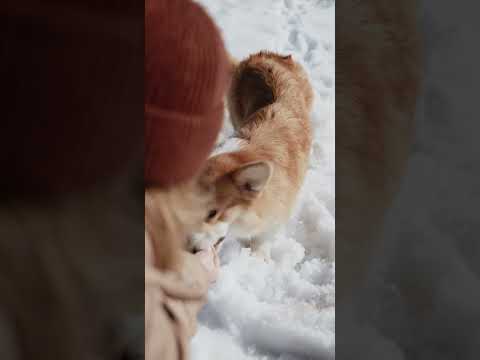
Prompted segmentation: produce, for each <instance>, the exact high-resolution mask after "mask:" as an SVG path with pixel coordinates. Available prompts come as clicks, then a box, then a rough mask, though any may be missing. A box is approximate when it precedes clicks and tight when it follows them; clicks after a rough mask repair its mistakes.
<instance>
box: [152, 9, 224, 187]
mask: <svg viewBox="0 0 480 360" xmlns="http://www.w3.org/2000/svg"><path fill="white" fill-rule="evenodd" d="M229 76H230V74H229V62H228V56H227V53H226V50H225V47H224V44H223V40H222V37H221V35H220V32H219V30H218V28H217V27H216V25H215V24H214V22H213V21H212V19H211V18H210V17H209V16H208V14H207V13H206V11H205V10H204V9H203V8H202V7H201V6H200V5H198V4H196V3H193V2H192V1H188V0H175V1H169V0H146V2H145V181H146V184H147V186H158V187H168V186H170V185H173V184H176V183H178V182H182V181H185V180H188V179H189V178H191V177H192V176H194V175H195V174H196V173H197V172H198V171H199V170H200V169H201V167H202V165H203V163H204V161H205V160H206V158H207V156H208V154H209V153H210V151H211V149H212V147H213V145H214V143H215V140H216V138H217V135H218V133H219V131H220V128H221V126H222V119H223V109H224V106H223V97H224V94H225V92H226V89H227V86H228V83H229Z"/></svg>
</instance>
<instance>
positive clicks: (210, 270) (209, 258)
mask: <svg viewBox="0 0 480 360" xmlns="http://www.w3.org/2000/svg"><path fill="white" fill-rule="evenodd" d="M195 256H198V259H199V260H200V262H201V263H202V265H203V267H204V268H205V270H206V271H207V274H208V279H209V281H210V282H211V283H213V282H215V281H216V280H217V277H218V270H219V268H220V259H219V258H218V253H217V249H216V248H215V247H214V246H211V247H210V248H209V249H206V250H201V251H199V252H197V253H196V254H195Z"/></svg>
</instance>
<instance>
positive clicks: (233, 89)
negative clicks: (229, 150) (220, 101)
mask: <svg viewBox="0 0 480 360" xmlns="http://www.w3.org/2000/svg"><path fill="white" fill-rule="evenodd" d="M273 56H277V57H281V56H279V55H276V54H273V53H270V52H266V51H262V52H260V53H257V54H254V55H251V56H249V57H248V58H246V59H245V60H242V61H240V62H239V61H237V60H236V59H233V58H232V59H231V61H232V68H233V69H234V71H233V76H232V83H231V86H230V91H229V94H228V97H227V104H228V109H229V112H230V117H231V119H232V124H233V126H234V128H235V129H236V130H238V129H239V128H241V127H242V126H243V125H244V122H245V121H246V120H247V119H248V118H249V117H250V116H251V115H252V114H253V113H255V112H257V111H258V110H260V109H262V108H264V107H265V106H267V105H270V104H273V103H274V102H275V100H276V94H275V90H276V87H275V71H273V69H272V68H273V67H275V66H276V64H275V62H271V61H268V58H270V57H273ZM281 58H282V59H283V57H281ZM290 60H291V58H288V59H287V57H285V61H290Z"/></svg>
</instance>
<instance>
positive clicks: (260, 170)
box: [232, 161, 273, 198]
mask: <svg viewBox="0 0 480 360" xmlns="http://www.w3.org/2000/svg"><path fill="white" fill-rule="evenodd" d="M272 173H273V166H272V164H270V163H269V162H268V161H256V162H252V163H248V164H245V165H242V166H241V167H240V168H238V169H237V170H235V171H234V172H233V173H232V179H233V182H234V183H235V185H236V186H237V188H238V189H239V190H240V192H241V194H242V195H245V196H247V197H249V198H253V197H256V196H258V195H259V194H260V193H261V192H262V190H263V189H264V188H265V186H266V185H267V184H268V182H269V180H270V178H271V177H272Z"/></svg>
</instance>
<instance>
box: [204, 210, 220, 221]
mask: <svg viewBox="0 0 480 360" xmlns="http://www.w3.org/2000/svg"><path fill="white" fill-rule="evenodd" d="M217 213H218V211H217V210H210V211H209V212H208V215H207V218H206V220H212V219H213V218H214V217H215V216H216V215H217Z"/></svg>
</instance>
